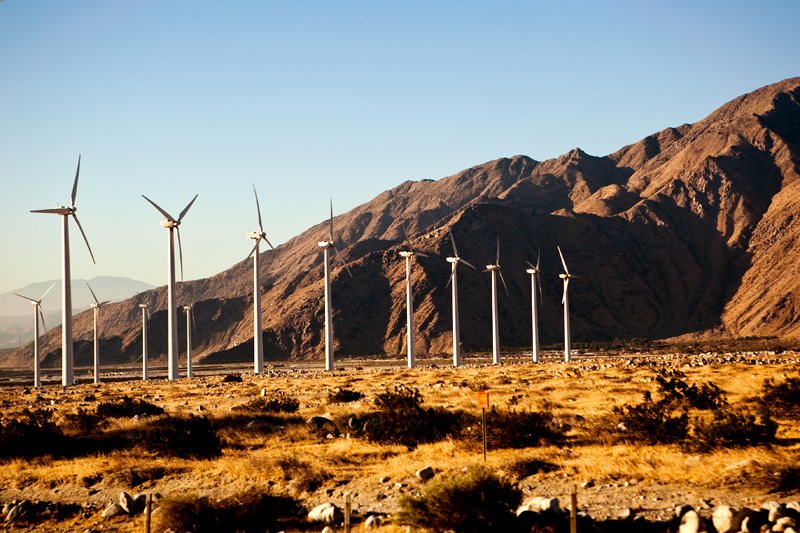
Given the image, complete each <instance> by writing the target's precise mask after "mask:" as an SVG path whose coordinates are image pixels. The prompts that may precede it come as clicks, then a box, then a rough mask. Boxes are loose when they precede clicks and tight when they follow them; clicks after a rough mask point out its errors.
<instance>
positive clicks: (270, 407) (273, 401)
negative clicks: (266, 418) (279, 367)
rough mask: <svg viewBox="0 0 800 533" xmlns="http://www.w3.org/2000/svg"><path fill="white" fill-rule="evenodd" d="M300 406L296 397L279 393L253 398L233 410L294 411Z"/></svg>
mask: <svg viewBox="0 0 800 533" xmlns="http://www.w3.org/2000/svg"><path fill="white" fill-rule="evenodd" d="M299 408H300V402H299V401H298V400H297V399H296V398H292V397H291V396H286V395H284V394H280V393H278V394H273V395H272V396H265V397H263V398H262V397H259V398H253V399H252V400H250V401H249V402H246V403H243V404H240V405H237V406H235V407H233V410H234V411H250V412H254V413H294V412H295V411H297V410H298V409H299Z"/></svg>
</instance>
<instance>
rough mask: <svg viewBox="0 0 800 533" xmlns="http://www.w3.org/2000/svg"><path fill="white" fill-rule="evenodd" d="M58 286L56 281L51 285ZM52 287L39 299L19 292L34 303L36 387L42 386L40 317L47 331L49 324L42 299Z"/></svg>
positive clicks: (34, 382) (34, 379)
mask: <svg viewBox="0 0 800 533" xmlns="http://www.w3.org/2000/svg"><path fill="white" fill-rule="evenodd" d="M55 286H56V283H55V282H53V284H52V285H50V289H52V288H53V287H55ZM50 289H47V290H46V291H45V292H44V294H43V295H42V297H41V298H39V299H38V300H34V299H33V298H28V297H27V296H23V295H21V294H17V293H16V292H15V293H14V294H17V296H19V297H20V298H25V299H26V300H30V302H31V303H32V304H33V306H34V307H33V386H34V387H37V388H38V387H41V386H42V381H41V379H40V377H39V317H41V318H42V326H44V330H45V331H47V325H46V324H45V323H44V313H42V300H44V297H45V296H47V293H48V292H50Z"/></svg>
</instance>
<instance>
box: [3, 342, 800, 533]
mask: <svg viewBox="0 0 800 533" xmlns="http://www.w3.org/2000/svg"><path fill="white" fill-rule="evenodd" d="M560 357H561V356H560V354H558V353H556V352H548V353H545V354H544V357H543V359H542V362H540V363H539V364H533V363H532V362H531V361H530V358H529V357H508V358H505V359H504V362H503V364H501V365H496V366H493V365H489V364H487V360H486V359H485V358H480V357H467V358H465V363H466V364H465V366H463V367H461V368H452V367H448V366H447V365H448V362H447V360H444V359H440V360H420V361H418V365H419V366H418V367H417V368H415V369H407V368H403V367H402V366H400V365H402V364H403V362H402V361H400V360H396V361H394V363H393V364H394V365H396V366H391V365H389V366H387V364H386V363H385V362H383V363H381V362H375V361H367V360H345V361H344V362H342V363H341V364H340V363H339V362H337V370H336V371H334V372H323V371H320V370H319V369H318V368H316V367H315V365H313V364H308V363H306V364H297V365H295V364H290V363H284V364H276V365H273V366H271V367H270V368H269V369H268V370H267V371H266V372H265V373H263V374H260V375H253V374H252V372H250V373H248V372H247V371H246V367H245V366H242V367H240V368H232V369H228V371H227V372H224V373H217V374H214V373H213V372H211V370H209V369H204V368H203V367H202V366H198V367H197V369H196V370H197V371H198V372H199V374H200V375H198V376H196V377H193V378H182V379H179V380H177V381H174V382H169V381H167V380H165V379H152V380H149V381H147V382H143V381H141V380H137V379H136V378H135V377H134V374H135V371H136V369H128V372H130V374H128V375H117V376H104V379H105V380H106V381H105V382H103V383H100V384H94V383H89V382H84V383H80V384H76V385H73V386H68V387H62V386H61V385H60V384H58V385H57V384H48V385H45V386H43V387H42V388H40V389H34V388H32V387H31V385H30V384H29V383H28V384H25V383H20V382H13V381H12V382H6V383H5V384H4V386H2V387H0V407H2V415H3V423H4V424H7V423H8V422H9V421H10V420H14V419H16V418H19V417H20V416H22V414H23V411H24V410H37V409H38V410H45V411H50V412H51V413H50V415H49V416H50V417H51V418H50V420H51V421H52V422H53V423H55V424H56V425H57V426H58V428H59V432H60V434H63V435H64V437H65V438H67V439H69V438H71V440H69V442H71V444H70V445H69V448H68V449H64V450H59V449H52V450H49V449H47V448H46V447H45V452H43V453H41V454H36V453H33V452H31V453H30V454H28V455H29V456H28V457H8V453H7V452H2V453H4V455H3V457H4V459H3V460H2V468H0V502H2V503H3V504H9V503H11V502H14V501H22V500H29V501H31V502H36V501H39V502H50V505H49V507H47V506H45V504H43V503H40V504H39V506H40V507H39V508H40V509H42V508H45V507H46V508H47V510H46V511H45V512H42V513H40V514H38V515H36V516H32V515H33V513H32V512H31V513H28V514H27V516H23V517H21V518H19V519H17V520H14V521H11V522H6V526H5V527H6V529H5V530H6V531H119V532H127V531H144V524H145V518H144V516H143V514H142V513H138V514H136V515H134V516H128V515H118V516H114V517H109V518H104V517H103V516H102V513H103V511H104V510H105V509H106V508H107V507H108V506H109V504H110V503H112V502H116V501H118V500H119V496H120V493H121V491H126V492H128V493H130V494H132V495H136V494H156V495H157V496H156V498H159V497H160V498H161V499H157V500H156V503H155V504H154V508H157V507H158V505H159V502H164V501H166V500H168V499H169V498H172V497H179V498H191V499H200V498H203V497H206V498H208V499H209V500H211V501H215V500H224V499H225V498H227V497H230V496H235V495H237V494H243V493H247V492H253V491H256V492H269V493H270V494H277V495H285V496H289V497H291V498H292V499H293V500H295V501H296V502H298V503H299V504H300V505H301V506H302V507H303V508H304V509H305V512H306V513H307V512H308V510H310V509H312V508H313V507H314V506H316V505H318V504H320V503H325V502H333V503H335V504H336V505H338V506H340V507H344V501H345V497H346V495H347V494H349V496H350V498H351V500H352V509H353V524H354V526H353V529H354V530H359V528H361V529H363V520H364V518H365V517H366V516H368V515H371V514H377V515H380V516H381V517H383V518H384V521H383V524H384V525H383V526H382V527H381V529H380V531H386V532H392V531H404V530H405V527H404V526H401V525H398V524H395V523H393V522H392V515H393V514H394V513H396V511H397V510H398V502H399V500H400V498H401V497H402V496H403V495H412V496H414V495H419V494H421V492H422V491H423V490H424V488H425V486H426V484H431V483H436V482H437V480H440V479H446V478H448V477H452V476H458V475H460V474H461V473H462V471H463V470H464V469H465V468H469V467H471V466H474V465H482V464H484V459H483V450H482V444H481V439H480V425H479V424H480V423H479V420H480V413H481V411H480V409H479V408H478V407H477V392H478V391H482V390H486V391H488V392H489V401H490V405H491V407H490V409H489V411H488V412H487V426H488V428H489V432H490V434H491V432H492V431H493V428H492V424H493V419H494V420H495V421H496V420H498V417H499V416H500V414H502V413H510V412H515V413H520V412H540V413H547V416H548V417H551V418H552V427H554V428H556V430H557V432H558V433H559V435H558V436H557V438H553V439H544V440H542V441H540V442H538V443H537V444H535V445H532V446H521V447H520V446H509V447H494V448H493V447H492V446H491V445H490V446H489V449H488V451H487V456H486V462H485V465H486V467H487V468H488V469H489V470H490V471H492V472H495V473H496V474H498V475H499V476H501V477H503V478H505V479H509V480H511V481H513V482H514V483H515V484H516V486H517V487H519V488H520V489H521V490H522V492H523V495H524V498H528V497H532V496H548V497H557V498H559V499H560V501H561V505H562V506H567V505H568V503H569V493H570V491H571V489H572V487H573V486H577V490H578V507H579V509H580V510H583V511H586V512H588V514H589V515H590V516H591V517H592V518H594V519H595V520H606V519H613V518H619V517H625V516H628V515H629V514H630V515H635V516H641V517H644V518H645V519H647V520H650V521H656V520H666V519H668V518H669V517H670V516H672V515H673V513H674V509H675V507H676V506H679V505H683V504H688V505H691V506H693V507H694V508H695V509H696V510H698V512H700V514H704V513H705V514H706V516H708V515H710V513H711V509H712V508H713V507H714V506H716V505H720V504H726V505H730V506H733V507H736V508H742V507H751V508H758V507H759V506H760V505H761V504H762V503H764V502H766V501H769V500H775V501H780V502H790V501H795V500H797V499H798V496H797V495H796V494H795V490H796V489H798V488H800V486H792V484H791V483H792V480H793V479H794V478H793V477H792V471H791V468H793V467H794V465H796V464H797V462H798V461H797V459H798V456H800V451H799V450H800V446H799V445H798V443H800V427H798V424H797V421H796V420H794V419H786V418H780V417H774V420H775V422H776V423H777V430H776V431H775V438H774V440H773V442H771V443H764V444H756V445H745V446H723V447H714V446H711V447H708V446H706V447H698V446H693V445H692V440H693V439H694V438H695V435H694V434H691V435H690V434H687V435H686V436H685V437H686V438H685V439H684V440H683V441H682V442H681V443H676V444H646V443H643V442H639V441H638V439H637V438H636V436H635V435H631V434H630V432H629V430H627V428H625V427H624V425H623V426H620V422H619V420H620V417H621V416H622V414H621V413H623V412H624V411H620V410H619V409H618V410H617V411H615V409H614V408H615V407H617V408H621V407H623V406H625V405H629V406H631V405H636V404H639V403H640V402H642V401H643V398H644V394H645V393H646V392H648V391H649V392H650V394H651V396H652V397H653V398H654V399H657V398H658V397H659V387H658V382H657V378H658V376H662V377H663V376H664V375H667V374H664V372H674V371H677V372H678V373H677V374H672V375H673V376H675V375H677V376H682V377H681V379H680V381H682V382H684V383H686V384H689V385H696V386H700V385H702V384H704V383H713V384H714V385H715V386H716V387H718V389H719V391H720V392H721V393H722V394H723V395H724V397H725V398H726V399H727V403H728V405H729V406H730V407H731V408H735V409H737V410H739V412H747V413H757V412H758V406H759V402H758V399H759V397H760V396H761V395H762V394H763V391H764V382H765V380H773V383H780V382H781V380H786V379H790V378H792V377H796V376H797V370H798V361H800V355H798V354H797V353H796V352H793V351H784V352H782V353H775V352H774V351H758V352H756V351H752V352H745V351H739V352H727V353H723V352H713V353H712V352H708V353H701V354H699V355H698V354H695V355H687V354H674V353H673V354H670V353H661V354H652V353H651V354H643V353H625V354H605V355H600V354H584V355H576V356H575V358H574V359H573V361H572V362H570V363H564V362H562V361H561V360H560ZM155 371H156V374H158V369H155ZM213 371H214V372H219V371H220V369H219V368H215V369H213ZM21 375H22V374H20V373H17V374H14V379H20V376H21ZM76 375H81V374H80V372H76ZM81 379H82V380H84V381H88V380H85V378H84V377H83V376H82V378H81ZM397 386H401V387H406V388H407V389H405V390H414V389H417V390H418V391H419V393H420V395H421V399H422V407H423V408H426V409H430V408H437V409H439V410H442V411H446V412H462V413H466V414H467V415H470V416H474V420H475V421H477V424H476V425H474V427H472V426H470V427H466V428H464V427H462V428H461V430H460V433H459V434H458V435H449V436H447V435H446V436H443V437H442V438H439V439H434V442H426V443H420V444H417V443H413V444H411V445H409V444H408V442H403V443H400V442H398V443H393V442H385V441H381V440H380V439H375V438H369V436H368V433H367V431H366V428H364V427H363V422H364V420H369V419H370V418H371V417H372V415H371V413H374V412H376V410H377V409H378V407H377V406H376V398H378V396H379V395H381V394H385V393H386V392H387V391H394V390H403V389H396V388H395V387H397ZM342 391H345V392H346V393H347V392H350V391H353V392H355V393H360V394H355V395H351V396H353V397H357V396H360V397H358V398H357V399H355V400H353V401H337V399H341V398H345V399H348V398H347V395H346V394H345V395H342V394H341V393H342ZM123 397H127V398H129V399H131V400H141V401H143V402H146V403H147V404H148V405H154V406H157V407H160V408H162V409H163V411H164V414H154V415H150V416H148V415H146V414H143V415H141V416H138V415H137V416H119V417H110V418H107V419H105V420H103V421H102V422H98V421H97V420H95V421H94V422H92V421H91V420H94V419H91V417H90V415H91V414H92V413H94V412H97V410H98V409H100V405H102V404H113V403H114V402H117V403H119V401H120V399H122V398H123ZM268 400H274V401H277V403H275V404H273V405H281V402H284V403H285V404H287V405H289V404H291V403H294V404H295V407H296V410H292V409H287V411H288V412H287V411H280V409H272V411H271V412H269V410H266V411H265V410H261V411H259V410H258V409H257V406H262V405H263V404H264V402H267V401H268ZM378 403H380V402H378ZM684 407H685V406H684ZM493 409H494V410H493ZM710 412H711V411H709V410H707V409H706V410H703V409H697V408H694V407H688V410H687V414H688V416H689V419H690V420H697V419H699V420H703V419H709V417H710ZM188 415H193V416H197V417H203V418H205V419H207V420H210V421H211V429H210V432H211V433H213V434H215V435H216V436H217V437H218V438H219V442H220V449H219V451H218V453H217V454H211V455H209V456H194V457H193V456H181V454H173V453H170V452H169V450H166V451H165V450H159V449H158V447H157V446H156V448H153V447H152V446H149V447H148V445H147V443H146V442H145V443H144V444H143V442H144V441H143V440H142V438H141V436H142V435H143V434H146V433H147V432H148V430H149V429H150V428H152V427H153V424H154V423H156V422H157V421H158V420H159V419H163V418H164V417H186V416H188ZM352 415H356V416H357V417H358V419H359V421H360V422H356V423H353V424H351V423H350V417H351V416H352ZM87 416H89V418H90V421H89V422H85V421H83V422H82V420H83V419H85V418H87ZM312 417H325V418H327V419H328V420H330V422H329V423H325V424H324V425H323V426H322V427H317V426H315V425H313V424H310V423H308V420H309V419H311V418H312ZM256 420H262V421H263V423H262V422H255V423H253V421H256ZM506 420H507V419H506ZM5 427H7V426H5ZM4 431H6V430H5V429H4ZM695 431H696V430H695ZM626 432H627V433H626ZM145 440H146V439H145ZM65 442H66V441H65ZM491 442H492V439H490V443H491ZM83 444H85V447H83V448H82V446H83ZM512 444H513V443H512ZM199 455H202V454H199ZM428 466H430V467H432V468H433V471H434V473H435V475H434V477H433V478H432V479H431V480H429V481H427V482H423V481H421V480H420V479H419V478H418V477H417V476H416V475H415V473H416V472H417V471H418V470H420V469H422V468H424V467H428ZM387 478H388V479H387ZM787 480H788V481H787ZM787 483H789V485H787ZM9 507H10V506H9ZM162 514H163V513H162ZM157 515H158V512H157V513H156V514H155V515H154V519H153V529H152V530H153V531H161V530H162V529H158V527H159V526H158V524H159V523H160V522H159V521H158V516H157ZM268 527H271V526H267V525H265V530H266V529H267V528H268ZM278 527H280V529H270V530H275V531H278V530H286V531H295V530H296V531H301V530H303V531H306V530H308V531H320V530H322V528H323V525H322V524H305V523H303V521H302V520H299V521H293V522H290V523H287V524H286V525H283V526H278Z"/></svg>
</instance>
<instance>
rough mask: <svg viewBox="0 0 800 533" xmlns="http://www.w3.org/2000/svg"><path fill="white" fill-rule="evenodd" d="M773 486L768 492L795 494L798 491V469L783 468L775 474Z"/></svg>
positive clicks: (799, 488) (799, 486) (799, 470)
mask: <svg viewBox="0 0 800 533" xmlns="http://www.w3.org/2000/svg"><path fill="white" fill-rule="evenodd" d="M775 477H776V478H777V479H775V480H774V486H773V488H772V490H771V491H770V492H788V493H796V492H798V491H800V467H797V466H784V467H782V468H780V469H779V470H778V471H777V472H775Z"/></svg>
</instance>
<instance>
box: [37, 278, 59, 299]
mask: <svg viewBox="0 0 800 533" xmlns="http://www.w3.org/2000/svg"><path fill="white" fill-rule="evenodd" d="M56 283H58V282H57V281H54V282H53V284H52V285H50V289H47V290H46V291H45V292H44V294H42V297H41V298H39V301H40V302H41V301H42V300H44V297H45V296H47V293H48V292H50V290H51V289H52V288H53V287H55V286H56Z"/></svg>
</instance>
